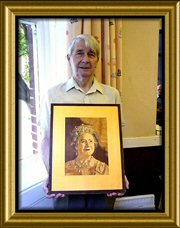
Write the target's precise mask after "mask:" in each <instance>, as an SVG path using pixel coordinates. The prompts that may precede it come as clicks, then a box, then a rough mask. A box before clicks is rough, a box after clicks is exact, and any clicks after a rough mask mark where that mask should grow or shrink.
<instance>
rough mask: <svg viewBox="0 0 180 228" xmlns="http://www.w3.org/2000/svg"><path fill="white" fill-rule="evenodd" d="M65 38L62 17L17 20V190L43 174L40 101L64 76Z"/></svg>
mask: <svg viewBox="0 0 180 228" xmlns="http://www.w3.org/2000/svg"><path fill="white" fill-rule="evenodd" d="M65 39H66V21H65V20H64V19H63V20H62V19H52V18H51V19H37V18H33V19H31V18H21V19H19V21H18V47H19V50H18V54H19V59H18V60H19V61H18V64H19V67H18V79H19V80H18V98H19V99H18V119H19V151H18V153H19V177H20V178H19V180H20V181H19V191H24V190H25V189H28V188H29V187H31V186H32V185H35V184H37V183H39V182H41V181H42V180H44V179H45V177H46V175H47V173H46V170H45V167H44V164H43V162H42V159H41V155H40V153H39V127H38V117H39V112H40V104H41V102H40V101H41V99H42V97H43V94H44V93H45V91H46V90H47V89H48V88H49V87H51V86H53V85H54V84H57V83H60V82H62V81H65V80H66V79H67V67H66V66H67V60H66V53H67V50H66V45H64V43H65ZM60 63H61V65H60Z"/></svg>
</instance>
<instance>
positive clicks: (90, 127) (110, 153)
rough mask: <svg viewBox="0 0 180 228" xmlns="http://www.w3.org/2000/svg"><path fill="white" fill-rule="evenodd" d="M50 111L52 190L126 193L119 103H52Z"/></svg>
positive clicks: (55, 191) (62, 191)
mask: <svg viewBox="0 0 180 228" xmlns="http://www.w3.org/2000/svg"><path fill="white" fill-rule="evenodd" d="M51 113H52V115H51V153H50V193H57V192H61V193H66V194H67V193H71V194H73V193H74V194H77V193H83V194H84V193H102V192H106V193H108V192H112V191H113V192H116V191H118V192H119V193H120V192H124V191H125V185H124V163H123V146H122V131H121V118H120V106H119V105H83V104H81V105H64V104H51ZM74 183H76V184H74Z"/></svg>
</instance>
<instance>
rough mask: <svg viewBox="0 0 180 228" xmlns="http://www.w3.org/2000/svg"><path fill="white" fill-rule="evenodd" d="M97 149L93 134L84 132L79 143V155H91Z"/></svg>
mask: <svg viewBox="0 0 180 228" xmlns="http://www.w3.org/2000/svg"><path fill="white" fill-rule="evenodd" d="M94 150H95V142H94V137H93V135H91V134H89V133H84V134H82V135H80V136H79V138H78V143H77V153H78V155H79V156H85V157H87V156H91V155H92V154H93V153H94Z"/></svg>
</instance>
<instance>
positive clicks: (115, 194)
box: [107, 175, 129, 197]
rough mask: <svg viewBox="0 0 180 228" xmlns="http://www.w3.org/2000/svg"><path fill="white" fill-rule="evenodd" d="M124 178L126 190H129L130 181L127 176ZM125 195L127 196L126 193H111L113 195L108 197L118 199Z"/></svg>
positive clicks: (109, 194) (108, 194)
mask: <svg viewBox="0 0 180 228" xmlns="http://www.w3.org/2000/svg"><path fill="white" fill-rule="evenodd" d="M124 178H125V185H126V189H129V181H128V179H127V177H126V175H125V176H124ZM124 194H125V193H116V192H111V193H107V196H108V197H112V196H115V197H117V196H123V195H124Z"/></svg>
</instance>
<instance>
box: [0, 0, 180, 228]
mask: <svg viewBox="0 0 180 228" xmlns="http://www.w3.org/2000/svg"><path fill="white" fill-rule="evenodd" d="M0 10H1V16H0V17H1V19H0V38H1V42H0V50H1V58H0V74H1V77H0V97H1V99H0V102H1V109H0V114H1V116H0V126H1V128H0V139H1V143H0V154H1V156H0V159H1V160H0V162H1V177H0V183H1V185H0V195H1V202H0V204H1V205H0V207H1V211H0V221H1V223H0V226H1V227H10V226H11V227H17V226H18V227H20V228H21V227H22V228H23V227H31V226H32V227H33V226H35V227H39V226H43V227H52V226H53V227H63V228H64V227H89V226H92V225H93V226H94V227H134V228H135V227H169V228H176V227H180V217H179V214H180V211H179V209H180V201H179V195H180V188H179V183H180V180H179V169H180V167H179V164H180V157H179V152H180V144H179V135H180V124H179V120H180V119H179V113H180V109H179V103H180V100H179V97H180V92H179V91H180V82H179V78H180V75H179V59H180V58H179V53H180V38H179V31H180V24H179V17H180V2H179V1H178V0H177V1H176V0H175V1H140V0H139V1H138V0H137V1H108V0H107V1H83V0H82V1H61V0H59V1H6V0H5V1H0ZM27 17H31V18H43V17H44V18H46V17H48V18H51V17H52V18H54V17H62V18H65V17H69V18H72V17H73V18H74V17H92V18H97V17H104V18H112V17H124V18H131V19H133V18H141V19H142V20H146V19H147V18H159V19H161V20H162V21H163V26H164V27H163V28H164V30H163V32H164V34H163V35H164V40H163V46H162V48H163V54H164V66H163V69H162V71H163V73H164V135H163V140H162V141H163V144H164V160H163V162H164V174H165V175H164V180H163V181H164V182H163V187H164V193H163V195H162V199H163V200H164V210H163V211H154V212H152V211H151V212H148V211H141V212H136V211H133V212H131V211H128V212H121V211H116V212H114V211H111V212H107V213H98V212H93V213H88V212H82V213H79V212H77V213H69V212H59V213H56V212H55V211H46V212H44V211H42V210H40V211H33V210H32V211H28V212H27V211H18V209H17V203H18V202H17V201H18V194H19V189H18V178H19V177H18V175H17V173H18V172H17V169H18V165H17V163H18V158H17V157H18V142H17V128H18V119H19V117H18V114H17V106H16V103H17V90H18V88H17V80H18V79H17V64H16V63H17V61H16V58H17V49H18V47H17V42H16V41H17V39H16V38H17V36H16V34H17V27H16V25H17V20H18V19H19V18H27ZM72 23H73V21H72ZM120 35H121V34H120ZM44 37H45V36H44ZM127 38H128V37H127ZM144 42H146V40H144ZM136 48H138V46H136ZM128 64H130V63H128ZM128 64H127V65H126V66H128ZM49 65H50V64H49ZM147 66H148V64H147ZM139 69H140V70H141V66H139ZM119 75H121V72H119ZM133 75H134V72H133ZM125 76H126V75H125ZM137 84H138V82H137ZM41 85H42V84H41ZM134 97H135V96H134ZM55 107H56V106H55ZM57 107H58V106H57ZM67 107H68V106H67ZM74 107H76V106H74ZM74 107H73V108H74ZM77 107H78V106H77ZM77 107H76V108H77ZM59 108H60V107H59ZM91 108H93V107H91ZM97 108H98V107H97ZM101 108H103V107H101ZM104 108H105V107H104ZM55 113H56V111H55ZM134 113H135V112H134ZM130 114H133V113H132V112H131V113H130ZM63 118H64V120H62V122H63V125H64V130H63V131H62V134H64V135H63V137H62V140H63V141H62V144H61V145H63V147H64V148H63V153H61V155H62V156H64V157H62V160H60V161H58V162H59V163H58V164H56V163H54V162H53V159H54V157H53V156H52V158H51V159H52V160H51V163H52V168H53V167H54V168H55V172H59V170H58V171H57V166H58V165H59V164H61V161H63V164H62V166H61V167H63V170H60V172H61V174H62V173H63V175H62V179H64V180H66V178H76V177H77V178H78V179H79V178H81V177H83V176H84V175H77V176H76V175H65V174H66V170H65V163H66V162H69V161H72V160H73V159H74V158H75V157H74V154H71V151H70V149H69V148H68V149H67V151H68V153H67V154H66V147H68V146H70V144H71V143H68V142H69V141H68V140H70V141H71V140H72V139H71V138H70V137H71V136H70V135H67V136H66V133H68V131H69V130H68V128H69V126H72V125H74V123H76V121H74V120H73V118H77V119H76V120H77V121H78V122H81V121H83V123H84V122H85V121H88V124H89V122H91V121H92V122H93V121H94V122H96V121H97V122H101V121H102V126H103V127H106V128H107V131H106V133H107V134H106V136H105V137H107V139H106V140H105V141H106V143H105V142H103V140H102V141H101V142H99V143H100V145H101V147H104V148H108V149H106V150H105V151H106V152H103V153H104V155H105V158H104V156H103V158H102V157H101V156H100V155H97V157H96V159H97V160H100V161H101V160H102V161H101V162H102V163H103V164H104V166H105V167H106V166H108V173H109V174H108V175H111V174H113V167H112V164H116V162H114V160H113V159H114V157H113V155H112V153H115V151H114V152H111V149H112V148H113V145H110V142H109V139H108V137H111V135H110V133H111V130H108V129H109V127H111V126H109V123H108V121H107V119H108V118H109V117H108V115H107V116H103V115H102V113H101V114H99V115H97V116H95V114H94V112H93V114H92V115H91V116H83V115H82V114H81V115H80V114H79V112H78V115H77V116H75V117H73V118H72V116H64V117H63ZM63 118H62V119H63ZM65 118H66V121H65ZM95 120H96V121H95ZM55 121H56V120H55ZM72 122H73V123H72ZM94 122H93V123H94ZM97 125H98V124H97ZM93 126H94V124H93ZM95 126H96V124H95ZM55 129H56V128H55ZM66 129H67V131H66ZM115 129H116V130H117V131H118V129H117V126H116V127H115ZM56 130H58V129H56ZM113 131H114V130H113ZM53 134H54V133H53V132H52V148H51V149H52V151H53V153H54V152H55V157H56V156H57V154H58V153H59V149H57V150H56V149H55V150H54V146H57V145H58V143H57V139H54V138H53V137H54V136H57V137H58V136H59V134H58V133H57V132H55V135H53ZM116 137H117V136H116ZM117 138H118V140H119V138H121V131H119V136H118V137H117ZM53 140H54V141H53ZM20 141H22V140H21V139H20ZM103 143H104V144H103ZM121 143H122V142H121V141H118V145H119V152H117V151H116V153H119V165H120V164H121V162H122V161H123V160H121V159H123V157H121V155H122V154H121V153H122V151H121V146H122V144H121ZM67 144H69V145H67ZM102 144H103V146H102ZM61 149H62V148H61ZM60 157H61V156H60ZM152 166H153V164H152ZM119 167H121V168H122V170H121V172H122V173H123V172H124V171H123V165H122V166H121V165H120V166H119ZM31 168H32V169H33V167H31ZM80 172H81V170H80ZM113 175H115V174H113ZM120 175H121V174H120ZM87 176H88V177H89V178H90V179H92V178H94V177H96V175H86V177H87ZM105 176H107V175H106V174H103V175H97V177H98V178H100V179H101V178H104V177H105ZM54 177H55V175H54V170H52V173H51V179H52V180H51V191H59V190H61V186H59V185H58V184H57V186H55V185H54V184H56V181H57V182H58V181H59V179H57V180H54V179H53V178H54ZM57 178H61V177H57ZM119 180H120V181H121V183H119V186H118V187H116V186H115V187H114V189H121V190H123V189H124V182H123V178H122V179H121V178H120V179H119ZM82 182H83V179H82ZM54 186H55V187H56V189H55V188H54ZM86 187H87V185H83V187H82V189H80V190H85V188H86ZM104 189H105V190H109V189H108V187H107V186H105V187H104V186H103V187H102V188H99V186H98V187H97V188H96V185H95V186H94V189H86V190H88V191H91V190H95V191H99V190H101V191H104ZM67 190H70V191H71V192H73V191H74V190H75V189H73V187H72V186H70V185H68V186H67Z"/></svg>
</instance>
